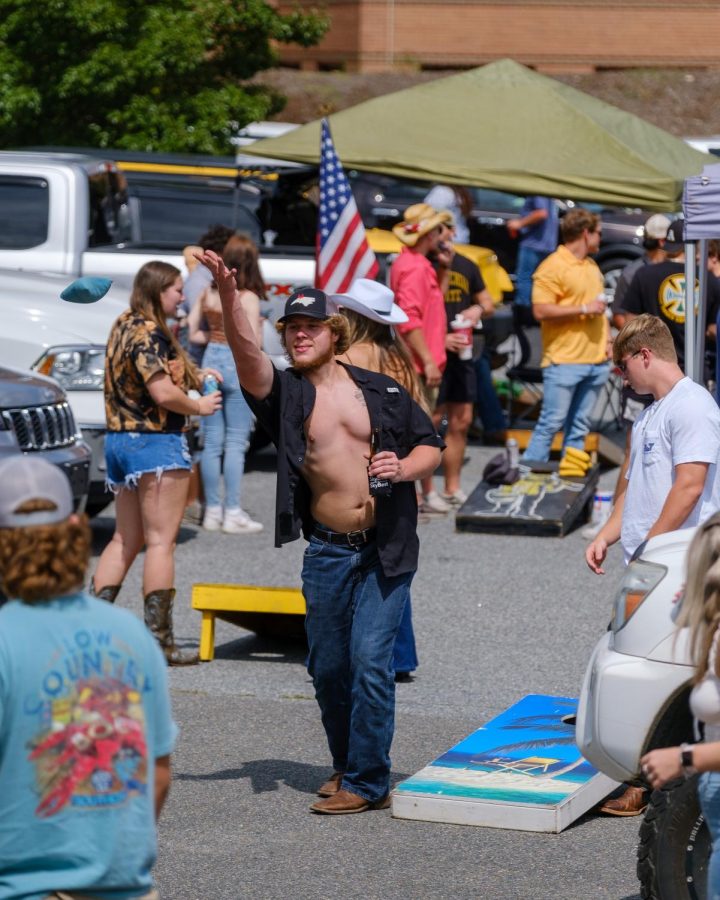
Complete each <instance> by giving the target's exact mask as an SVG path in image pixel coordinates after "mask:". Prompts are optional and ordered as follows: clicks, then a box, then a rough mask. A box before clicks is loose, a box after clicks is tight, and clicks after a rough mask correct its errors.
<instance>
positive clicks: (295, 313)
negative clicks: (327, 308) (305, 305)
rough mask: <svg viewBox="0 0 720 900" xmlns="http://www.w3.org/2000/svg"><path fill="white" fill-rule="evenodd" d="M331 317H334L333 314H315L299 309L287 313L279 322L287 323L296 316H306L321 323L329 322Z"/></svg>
mask: <svg viewBox="0 0 720 900" xmlns="http://www.w3.org/2000/svg"><path fill="white" fill-rule="evenodd" d="M331 315H332V313H331V312H326V313H323V314H321V313H317V312H313V311H312V310H309V311H308V310H306V309H298V310H293V311H292V312H291V313H285V315H284V316H280V318H279V319H278V322H286V321H287V320H288V319H292V318H294V317H295V316H305V317H306V318H308V319H319V320H320V321H321V322H327V320H328V319H329V318H330V316H331Z"/></svg>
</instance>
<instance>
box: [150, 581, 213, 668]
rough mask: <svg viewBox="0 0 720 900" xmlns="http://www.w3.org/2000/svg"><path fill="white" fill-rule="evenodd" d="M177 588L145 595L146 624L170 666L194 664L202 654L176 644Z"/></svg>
mask: <svg viewBox="0 0 720 900" xmlns="http://www.w3.org/2000/svg"><path fill="white" fill-rule="evenodd" d="M174 599H175V588H167V589H166V590H161V591H151V592H150V593H149V594H147V596H146V597H145V624H146V625H147V627H148V628H149V629H150V631H152V633H153V635H154V637H155V639H156V640H157V642H158V644H160V649H161V650H162V652H163V653H164V654H165V659H166V660H167V663H168V665H169V666H194V665H195V663H198V662H200V656H199V655H198V654H197V653H195V652H193V651H190V652H186V651H184V650H180V649H179V648H178V647H176V646H175V638H174V637H173V625H172V605H173V600H174Z"/></svg>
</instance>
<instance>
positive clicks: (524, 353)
mask: <svg viewBox="0 0 720 900" xmlns="http://www.w3.org/2000/svg"><path fill="white" fill-rule="evenodd" d="M513 334H514V336H515V340H516V341H517V344H518V348H519V351H520V358H519V359H518V361H517V362H516V363H515V364H514V365H512V366H509V367H508V369H507V370H506V373H505V374H506V376H507V380H508V397H507V417H508V422H509V423H510V427H516V428H517V427H520V428H524V427H530V428H533V427H534V426H535V419H536V418H537V413H538V412H539V410H540V405H541V403H542V399H543V392H542V383H543V376H542V369H541V368H540V362H541V360H542V339H541V336H540V325H539V323H538V322H536V321H535V319H534V318H533V315H532V311H531V310H530V309H529V308H526V307H522V306H513ZM515 385H518V386H520V387H521V388H522V389H523V390H524V391H525V392H526V395H528V396H529V397H530V398H531V402H530V403H529V404H528V405H527V408H526V409H525V410H523V412H522V413H521V414H520V415H518V416H513V398H514V394H515Z"/></svg>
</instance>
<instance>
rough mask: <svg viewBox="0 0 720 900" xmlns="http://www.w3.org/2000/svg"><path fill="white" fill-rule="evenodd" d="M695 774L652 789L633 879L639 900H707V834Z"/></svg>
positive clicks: (708, 840) (708, 841)
mask: <svg viewBox="0 0 720 900" xmlns="http://www.w3.org/2000/svg"><path fill="white" fill-rule="evenodd" d="M697 782H698V776H697V775H695V776H694V777H693V778H689V779H687V780H685V779H682V780H677V781H671V782H669V783H668V784H667V785H665V787H664V788H663V789H662V790H659V791H653V792H652V795H651V797H650V802H649V803H648V808H647V811H646V813H645V818H644V820H643V823H642V825H641V826H640V842H639V844H638V862H637V875H638V878H639V880H640V896H641V897H642V898H643V900H705V898H706V897H707V870H708V863H709V858H710V832H709V831H708V829H707V825H706V824H705V819H704V817H703V814H702V812H701V811H700V802H699V800H698V796H697Z"/></svg>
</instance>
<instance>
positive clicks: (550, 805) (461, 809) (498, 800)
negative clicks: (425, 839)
mask: <svg viewBox="0 0 720 900" xmlns="http://www.w3.org/2000/svg"><path fill="white" fill-rule="evenodd" d="M576 713H577V700H575V699H573V698H572V697H549V696H547V695H544V694H530V695H528V696H527V697H523V699H522V700H520V701H518V702H517V703H516V704H515V705H514V706H511V707H510V708H509V709H506V710H505V712H503V713H501V714H500V715H499V716H497V717H496V718H495V719H492V720H491V721H490V722H488V723H487V725H483V726H482V727H481V728H479V729H478V730H477V731H475V732H473V734H471V735H470V736H469V737H466V738H465V739H464V740H462V741H460V743H459V744H456V745H455V746H454V747H452V748H451V749H450V750H448V751H447V753H443V755H442V756H439V757H438V758H437V759H436V760H435V761H434V762H432V763H430V765H429V766H426V767H425V768H424V769H421V770H420V771H419V772H418V773H417V774H416V775H413V776H412V777H411V778H408V779H407V781H403V782H401V783H400V784H398V785H397V787H396V788H395V790H394V791H393V792H392V814H393V816H395V818H398V819H419V820H421V821H424V822H446V823H449V824H453V825H484V826H487V827H490V828H508V829H512V830H515V831H546V832H552V833H555V834H559V833H560V832H561V831H562V830H563V829H565V828H567V827H568V825H570V824H571V823H572V822H574V821H575V820H576V819H578V818H579V817H580V816H582V815H583V814H584V813H586V812H587V811H588V810H589V809H592V808H593V807H594V806H595V805H596V804H598V803H599V802H600V801H601V800H602V799H603V798H604V797H606V796H607V795H608V794H609V793H611V792H612V791H613V790H614V789H615V788H616V787H617V786H618V782H617V781H613V780H612V778H608V776H607V775H603V774H602V773H600V772H598V771H597V770H596V769H595V768H593V766H591V765H590V763H589V762H587V760H585V759H584V758H583V756H582V755H581V754H580V751H579V750H578V749H577V747H576V746H575V715H576Z"/></svg>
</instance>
